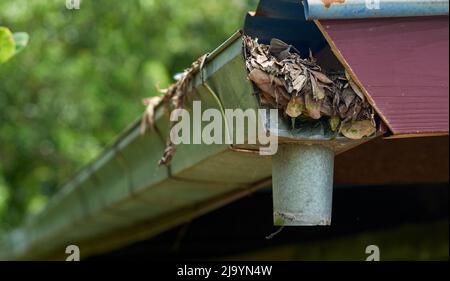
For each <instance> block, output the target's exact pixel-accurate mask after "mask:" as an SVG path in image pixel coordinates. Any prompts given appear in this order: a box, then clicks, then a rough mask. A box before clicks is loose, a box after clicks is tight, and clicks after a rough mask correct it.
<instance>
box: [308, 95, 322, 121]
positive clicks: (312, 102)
mask: <svg viewBox="0 0 450 281" xmlns="http://www.w3.org/2000/svg"><path fill="white" fill-rule="evenodd" d="M305 104H306V111H307V112H308V116H309V117H311V118H312V119H319V118H320V117H321V114H320V107H321V104H322V102H321V101H320V100H316V99H314V98H313V96H312V94H310V93H307V94H306V95H305Z"/></svg>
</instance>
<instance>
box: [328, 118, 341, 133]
mask: <svg viewBox="0 0 450 281" xmlns="http://www.w3.org/2000/svg"><path fill="white" fill-rule="evenodd" d="M329 123H330V128H331V130H332V131H333V132H336V131H337V129H338V127H339V124H340V123H341V119H340V118H339V116H333V117H331V118H330V121H329Z"/></svg>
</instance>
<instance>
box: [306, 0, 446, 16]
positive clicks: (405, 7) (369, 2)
mask: <svg viewBox="0 0 450 281" xmlns="http://www.w3.org/2000/svg"><path fill="white" fill-rule="evenodd" d="M302 2H303V7H304V11H305V17H306V19H307V20H323V19H356V18H377V17H417V16H442V15H448V2H449V0H302Z"/></svg>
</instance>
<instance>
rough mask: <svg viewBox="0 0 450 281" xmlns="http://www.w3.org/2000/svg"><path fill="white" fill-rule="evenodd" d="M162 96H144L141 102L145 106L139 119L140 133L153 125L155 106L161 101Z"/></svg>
mask: <svg viewBox="0 0 450 281" xmlns="http://www.w3.org/2000/svg"><path fill="white" fill-rule="evenodd" d="M161 101H162V97H160V96H157V97H151V98H146V99H144V100H143V101H142V102H143V104H144V105H145V106H146V108H145V112H144V115H143V116H142V121H141V134H144V133H145V132H146V131H147V129H148V128H150V129H153V128H154V126H155V108H156V107H157V106H158V105H159V104H160V103H161Z"/></svg>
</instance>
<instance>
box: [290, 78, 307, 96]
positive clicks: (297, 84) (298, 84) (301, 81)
mask: <svg viewBox="0 0 450 281" xmlns="http://www.w3.org/2000/svg"><path fill="white" fill-rule="evenodd" d="M306 81H307V77H306V76H305V75H303V74H300V75H299V76H297V78H296V79H295V80H294V82H292V87H293V89H294V90H295V91H297V92H298V93H300V92H301V90H302V89H303V87H304V86H305V84H306Z"/></svg>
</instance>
